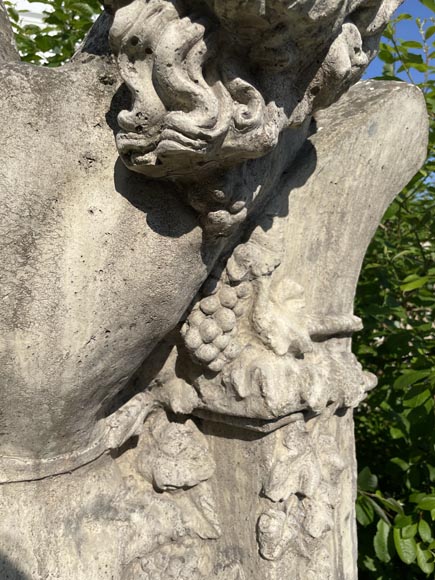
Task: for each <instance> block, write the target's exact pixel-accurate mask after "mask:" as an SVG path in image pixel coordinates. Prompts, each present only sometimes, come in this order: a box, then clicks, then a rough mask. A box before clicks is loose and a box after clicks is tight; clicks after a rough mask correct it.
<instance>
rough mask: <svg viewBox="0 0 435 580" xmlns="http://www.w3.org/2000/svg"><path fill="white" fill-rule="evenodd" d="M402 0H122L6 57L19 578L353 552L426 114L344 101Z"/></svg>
mask: <svg viewBox="0 0 435 580" xmlns="http://www.w3.org/2000/svg"><path fill="white" fill-rule="evenodd" d="M396 5H397V2H395V1H394V0H391V1H389V0H386V1H385V2H381V1H380V0H379V1H378V0H376V1H375V2H370V3H369V6H368V5H367V3H364V2H361V1H359V0H354V1H349V2H333V1H329V2H304V1H299V2H296V3H292V4H289V3H287V2H282V1H281V0H274V1H270V2H269V1H267V2H254V1H250V2H245V1H243V2H242V1H237V0H219V1H218V0H214V1H212V0H210V1H207V2H205V1H200V0H198V1H194V0H192V1H190V0H189V1H187V0H186V1H185V2H184V1H183V2H169V1H164V0H149V1H148V2H145V1H144V0H134V1H132V2H130V3H125V2H123V3H120V4H119V5H118V4H117V3H116V2H113V3H111V4H110V6H108V10H109V11H110V14H109V13H108V12H107V13H105V14H104V15H103V16H102V17H101V18H100V19H99V21H98V22H97V23H96V25H95V26H94V28H93V31H91V33H90V35H89V36H88V38H87V40H86V41H85V43H84V45H83V47H82V48H81V50H80V51H79V52H78V53H77V55H76V56H75V58H74V59H73V62H72V63H70V64H68V65H66V66H64V67H62V68H61V69H39V68H36V67H32V66H29V65H25V64H21V63H14V62H10V60H11V59H10V58H8V59H7V60H8V62H7V63H6V64H4V65H2V66H1V67H0V87H1V91H0V122H1V126H2V127H3V130H4V132H5V137H4V143H5V146H4V147H3V149H2V151H1V153H0V158H1V164H0V194H1V196H2V204H1V210H0V215H1V221H0V253H1V259H2V275H1V297H2V300H1V301H0V329H1V335H0V347H1V348H0V362H1V369H2V370H1V372H0V398H1V405H0V409H1V415H0V483H1V485H0V516H1V517H0V546H1V549H0V577H1V578H3V577H4V578H13V579H15V580H16V579H21V580H24V579H36V580H42V578H53V579H54V578H58V579H62V580H94V579H95V580H105V579H107V580H109V579H111V580H133V579H134V580H138V579H139V580H163V579H164V580H171V579H173V580H175V579H177V580H179V579H186V580H187V579H189V580H192V579H193V580H205V579H206V580H208V579H210V580H211V579H217V580H283V579H284V578H288V577H289V576H291V577H294V578H299V579H300V580H302V579H303V580H305V579H313V580H314V578H322V579H323V578H324V579H325V580H327V579H330V580H355V579H356V569H355V566H356V548H355V546H356V540H355V530H354V523H353V519H354V518H353V499H354V497H353V496H354V492H355V483H354V475H355V457H354V448H353V447H354V443H353V434H352V408H353V407H355V406H356V405H357V404H358V403H359V402H360V401H361V399H362V398H363V397H364V396H365V393H366V391H367V390H368V389H370V388H372V387H373V386H374V384H375V381H374V379H373V377H372V376H371V375H369V374H367V373H365V372H364V371H363V370H362V369H361V367H360V365H359V364H358V362H357V361H356V360H355V358H354V356H353V355H352V354H351V352H350V342H351V335H352V333H353V332H354V331H357V330H358V329H360V328H361V321H360V320H359V319H357V318H356V317H355V316H353V312H352V303H353V297H354V291H355V286H356V282H357V278H358V275H359V270H360V267H361V264H362V260H363V257H364V253H365V251H366V248H367V245H368V243H369V241H370V239H371V236H372V235H373V233H374V231H375V228H376V227H377V225H378V223H379V221H380V219H381V217H382V214H383V212H384V211H385V209H386V207H387V206H388V204H389V203H390V202H391V200H392V199H393V197H394V195H395V194H397V192H398V191H400V189H401V188H402V187H403V186H404V185H405V184H406V182H407V181H408V180H409V179H410V178H411V177H412V175H413V173H414V172H415V171H416V170H417V169H418V167H419V165H420V164H421V163H422V161H423V159H424V156H425V148H426V133H427V119H426V110H425V106H424V100H423V98H422V96H421V95H420V93H419V92H418V90H416V89H415V88H413V87H410V86H408V85H406V84H404V83H377V82H364V83H358V84H356V85H355V86H354V87H353V88H352V89H351V90H350V91H349V92H348V93H347V94H346V95H345V96H343V97H342V98H341V99H340V100H339V101H338V102H337V103H336V104H334V105H332V106H331V103H332V102H334V101H335V100H336V99H337V98H338V97H339V96H340V95H341V94H342V93H344V92H346V90H347V89H348V88H349V86H350V85H352V84H353V83H354V82H355V81H356V80H357V79H358V78H359V76H360V75H361V73H362V71H363V70H364V67H365V66H366V64H367V63H368V61H369V59H370V58H371V57H372V56H373V55H374V51H375V47H376V43H377V39H378V37H379V34H380V33H381V31H382V27H383V25H384V24H385V23H386V21H387V19H388V17H389V15H390V14H391V11H392V9H394V7H395V6H396ZM0 14H1V13H0ZM109 34H110V38H109ZM1 38H2V39H3V38H4V37H1ZM3 45H4V43H3V41H1V42H0V47H2V46H3ZM112 51H113V54H112ZM129 93H130V94H129ZM324 107H327V108H325V109H324V110H321V109H322V108H324ZM312 114H314V118H312V117H311V115H312ZM117 148H118V151H117ZM118 152H119V154H120V158H118ZM123 162H124V163H123ZM125 165H126V166H127V167H125Z"/></svg>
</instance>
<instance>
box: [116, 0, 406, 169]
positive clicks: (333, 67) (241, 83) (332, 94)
mask: <svg viewBox="0 0 435 580" xmlns="http://www.w3.org/2000/svg"><path fill="white" fill-rule="evenodd" d="M400 1H401V0H347V1H346V0H336V1H335V2H330V3H328V4H327V5H326V7H325V3H324V2H321V1H320V0H316V1H314V2H313V1H312V0H310V1H307V0H298V1H297V2H290V3H289V2H288V1H284V0H133V1H132V2H130V3H128V4H127V5H125V2H124V3H123V4H124V5H118V4H116V1H115V2H114V3H113V4H112V6H111V9H112V11H113V12H115V16H114V22H113V25H112V28H111V34H110V38H111V44H112V48H113V50H114V52H115V54H116V55H117V58H118V62H119V67H120V71H121V75H122V77H123V79H124V81H125V82H126V84H127V85H128V87H129V88H130V90H131V93H132V96H133V104H132V109H131V110H130V111H123V112H121V113H120V115H119V125H120V131H119V133H118V135H117V145H118V149H119V152H120V155H121V157H122V159H123V161H124V163H125V164H126V165H127V167H129V168H130V169H133V170H134V171H137V172H139V173H143V174H145V175H147V176H150V177H156V178H161V177H165V178H178V179H186V178H188V179H189V180H195V179H197V178H198V176H199V175H201V176H204V174H210V173H213V172H216V171H217V170H220V169H222V168H224V167H228V166H231V165H235V164H239V163H241V162H243V161H245V160H249V159H255V158H259V157H262V156H264V155H265V154H266V153H268V152H269V151H271V150H272V149H273V148H274V147H275V146H276V144H277V142H278V138H279V135H280V133H281V132H282V131H283V130H284V129H286V128H290V127H295V126H298V125H300V124H301V123H303V121H304V120H305V119H306V118H307V117H308V116H309V115H310V114H311V113H312V112H313V111H314V110H316V109H318V108H321V107H325V106H328V105H329V104H331V103H332V102H333V101H335V100H336V99H337V98H338V97H339V96H340V95H341V94H342V93H343V92H344V91H345V90H346V89H347V88H348V87H349V86H350V85H351V84H353V83H354V82H355V81H356V80H358V79H359V77H360V76H361V74H362V72H363V71H364V69H365V67H366V66H367V64H368V63H369V61H370V60H371V58H373V56H374V54H375V46H376V44H377V40H378V37H379V34H380V33H381V32H382V29H383V26H384V25H385V24H386V22H387V20H388V18H389V16H390V15H391V12H392V11H393V10H394V9H395V8H396V7H397V5H398V4H400Z"/></svg>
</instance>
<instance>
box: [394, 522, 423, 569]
mask: <svg viewBox="0 0 435 580" xmlns="http://www.w3.org/2000/svg"><path fill="white" fill-rule="evenodd" d="M393 538H394V546H395V548H396V551H397V554H398V556H399V558H400V559H401V560H402V562H404V563H405V564H412V563H413V562H415V560H416V558H417V544H416V542H415V540H414V538H409V539H405V538H402V536H401V533H400V529H399V528H394V530H393Z"/></svg>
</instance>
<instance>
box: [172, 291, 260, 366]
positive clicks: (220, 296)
mask: <svg viewBox="0 0 435 580" xmlns="http://www.w3.org/2000/svg"><path fill="white" fill-rule="evenodd" d="M250 294H251V288H250V284H249V283H248V282H244V283H242V284H239V285H238V286H237V287H232V286H230V285H228V284H224V283H222V282H218V283H216V284H214V287H213V288H212V289H211V290H209V291H208V292H207V294H206V296H205V297H204V298H202V299H201V300H200V301H199V302H198V303H197V304H196V305H195V307H194V308H193V310H192V312H191V313H190V315H189V317H188V319H187V320H186V322H185V324H184V325H183V328H182V330H181V333H182V336H183V338H184V342H185V345H186V347H187V349H188V350H189V352H190V353H191V355H192V357H193V359H194V360H195V361H196V362H198V363H199V364H201V365H202V366H205V367H207V368H208V369H209V370H210V371H212V372H215V373H218V372H220V371H221V370H222V369H223V367H224V366H225V365H226V364H227V363H229V362H231V361H232V360H234V359H235V358H236V357H237V356H238V355H239V354H240V351H241V348H242V347H241V346H240V344H239V342H238V340H237V320H238V318H240V317H241V316H242V315H243V314H244V312H245V306H244V301H245V299H246V298H247V297H249V296H250Z"/></svg>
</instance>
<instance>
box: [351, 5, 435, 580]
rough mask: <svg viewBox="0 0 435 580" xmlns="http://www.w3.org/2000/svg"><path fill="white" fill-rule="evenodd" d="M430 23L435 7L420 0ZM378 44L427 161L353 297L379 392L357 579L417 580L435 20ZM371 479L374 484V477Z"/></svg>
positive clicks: (360, 507) (430, 296) (431, 263)
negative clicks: (415, 108) (415, 100)
mask: <svg viewBox="0 0 435 580" xmlns="http://www.w3.org/2000/svg"><path fill="white" fill-rule="evenodd" d="M421 3H422V4H424V5H425V6H426V7H427V8H429V9H430V10H431V11H432V12H434V14H435V1H434V0H424V1H423V0H421ZM403 19H409V20H412V17H411V16H410V15H401V16H400V17H399V18H398V19H397V20H396V21H395V23H393V24H391V25H389V27H388V28H387V30H386V32H385V36H384V39H383V42H382V43H381V47H380V48H381V50H380V58H381V60H382V61H383V63H384V71H383V76H382V78H384V79H399V80H403V79H404V80H407V81H408V82H412V83H413V84H417V85H419V86H420V88H421V89H422V90H423V93H424V95H425V98H426V102H427V108H428V113H429V118H430V144H429V153H428V158H427V161H426V163H425V165H424V167H423V168H422V169H421V170H420V171H419V172H418V174H417V175H416V176H415V177H414V179H413V180H412V181H411V183H410V184H409V185H408V186H407V187H406V188H405V189H404V190H403V191H402V192H401V194H400V195H399V196H398V197H397V199H396V200H395V201H394V202H393V204H392V205H391V206H390V208H389V209H388V211H387V212H386V214H385V216H384V219H383V223H382V225H381V227H380V228H379V230H378V232H377V234H376V236H375V238H374V240H373V242H372V244H371V247H370V248H369V252H368V254H367V256H366V260H365V265H364V268H363V272H362V275H361V279H360V283H359V288H358V293H357V311H359V313H360V315H361V316H363V318H364V321H365V330H364V331H363V332H362V333H361V334H360V336H358V337H357V338H356V341H355V352H356V353H357V354H358V357H359V359H360V360H361V362H362V363H363V365H364V366H365V367H366V368H368V369H370V370H372V371H373V372H376V373H377V375H378V377H379V386H378V387H377V388H376V389H375V390H374V391H373V392H372V393H371V394H370V396H369V397H368V398H367V400H366V401H365V402H364V403H363V404H362V405H361V407H360V409H359V410H358V411H357V413H356V433H357V449H358V461H359V465H360V467H363V469H362V470H361V472H360V475H359V478H358V487H359V492H358V500H357V506H356V513H357V519H358V522H359V544H360V578H361V580H364V579H373V580H391V579H393V578H401V579H402V578H403V579H408V580H417V579H420V578H427V577H428V576H431V577H433V573H434V570H435V412H434V411H435V409H434V396H435V327H434V324H433V319H434V317H433V315H434V310H435V293H434V286H435V245H434V240H435V220H434V215H435V179H434V173H433V172H434V169H435V156H434V153H435V75H434V72H435V18H430V19H427V20H419V19H415V20H414V21H413V24H414V25H415V26H416V27H417V29H418V31H419V34H420V37H421V40H420V41H414V40H413V41H409V40H408V41H405V40H401V39H400V38H398V34H397V22H398V21H400V20H403ZM375 474H376V475H375Z"/></svg>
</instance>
